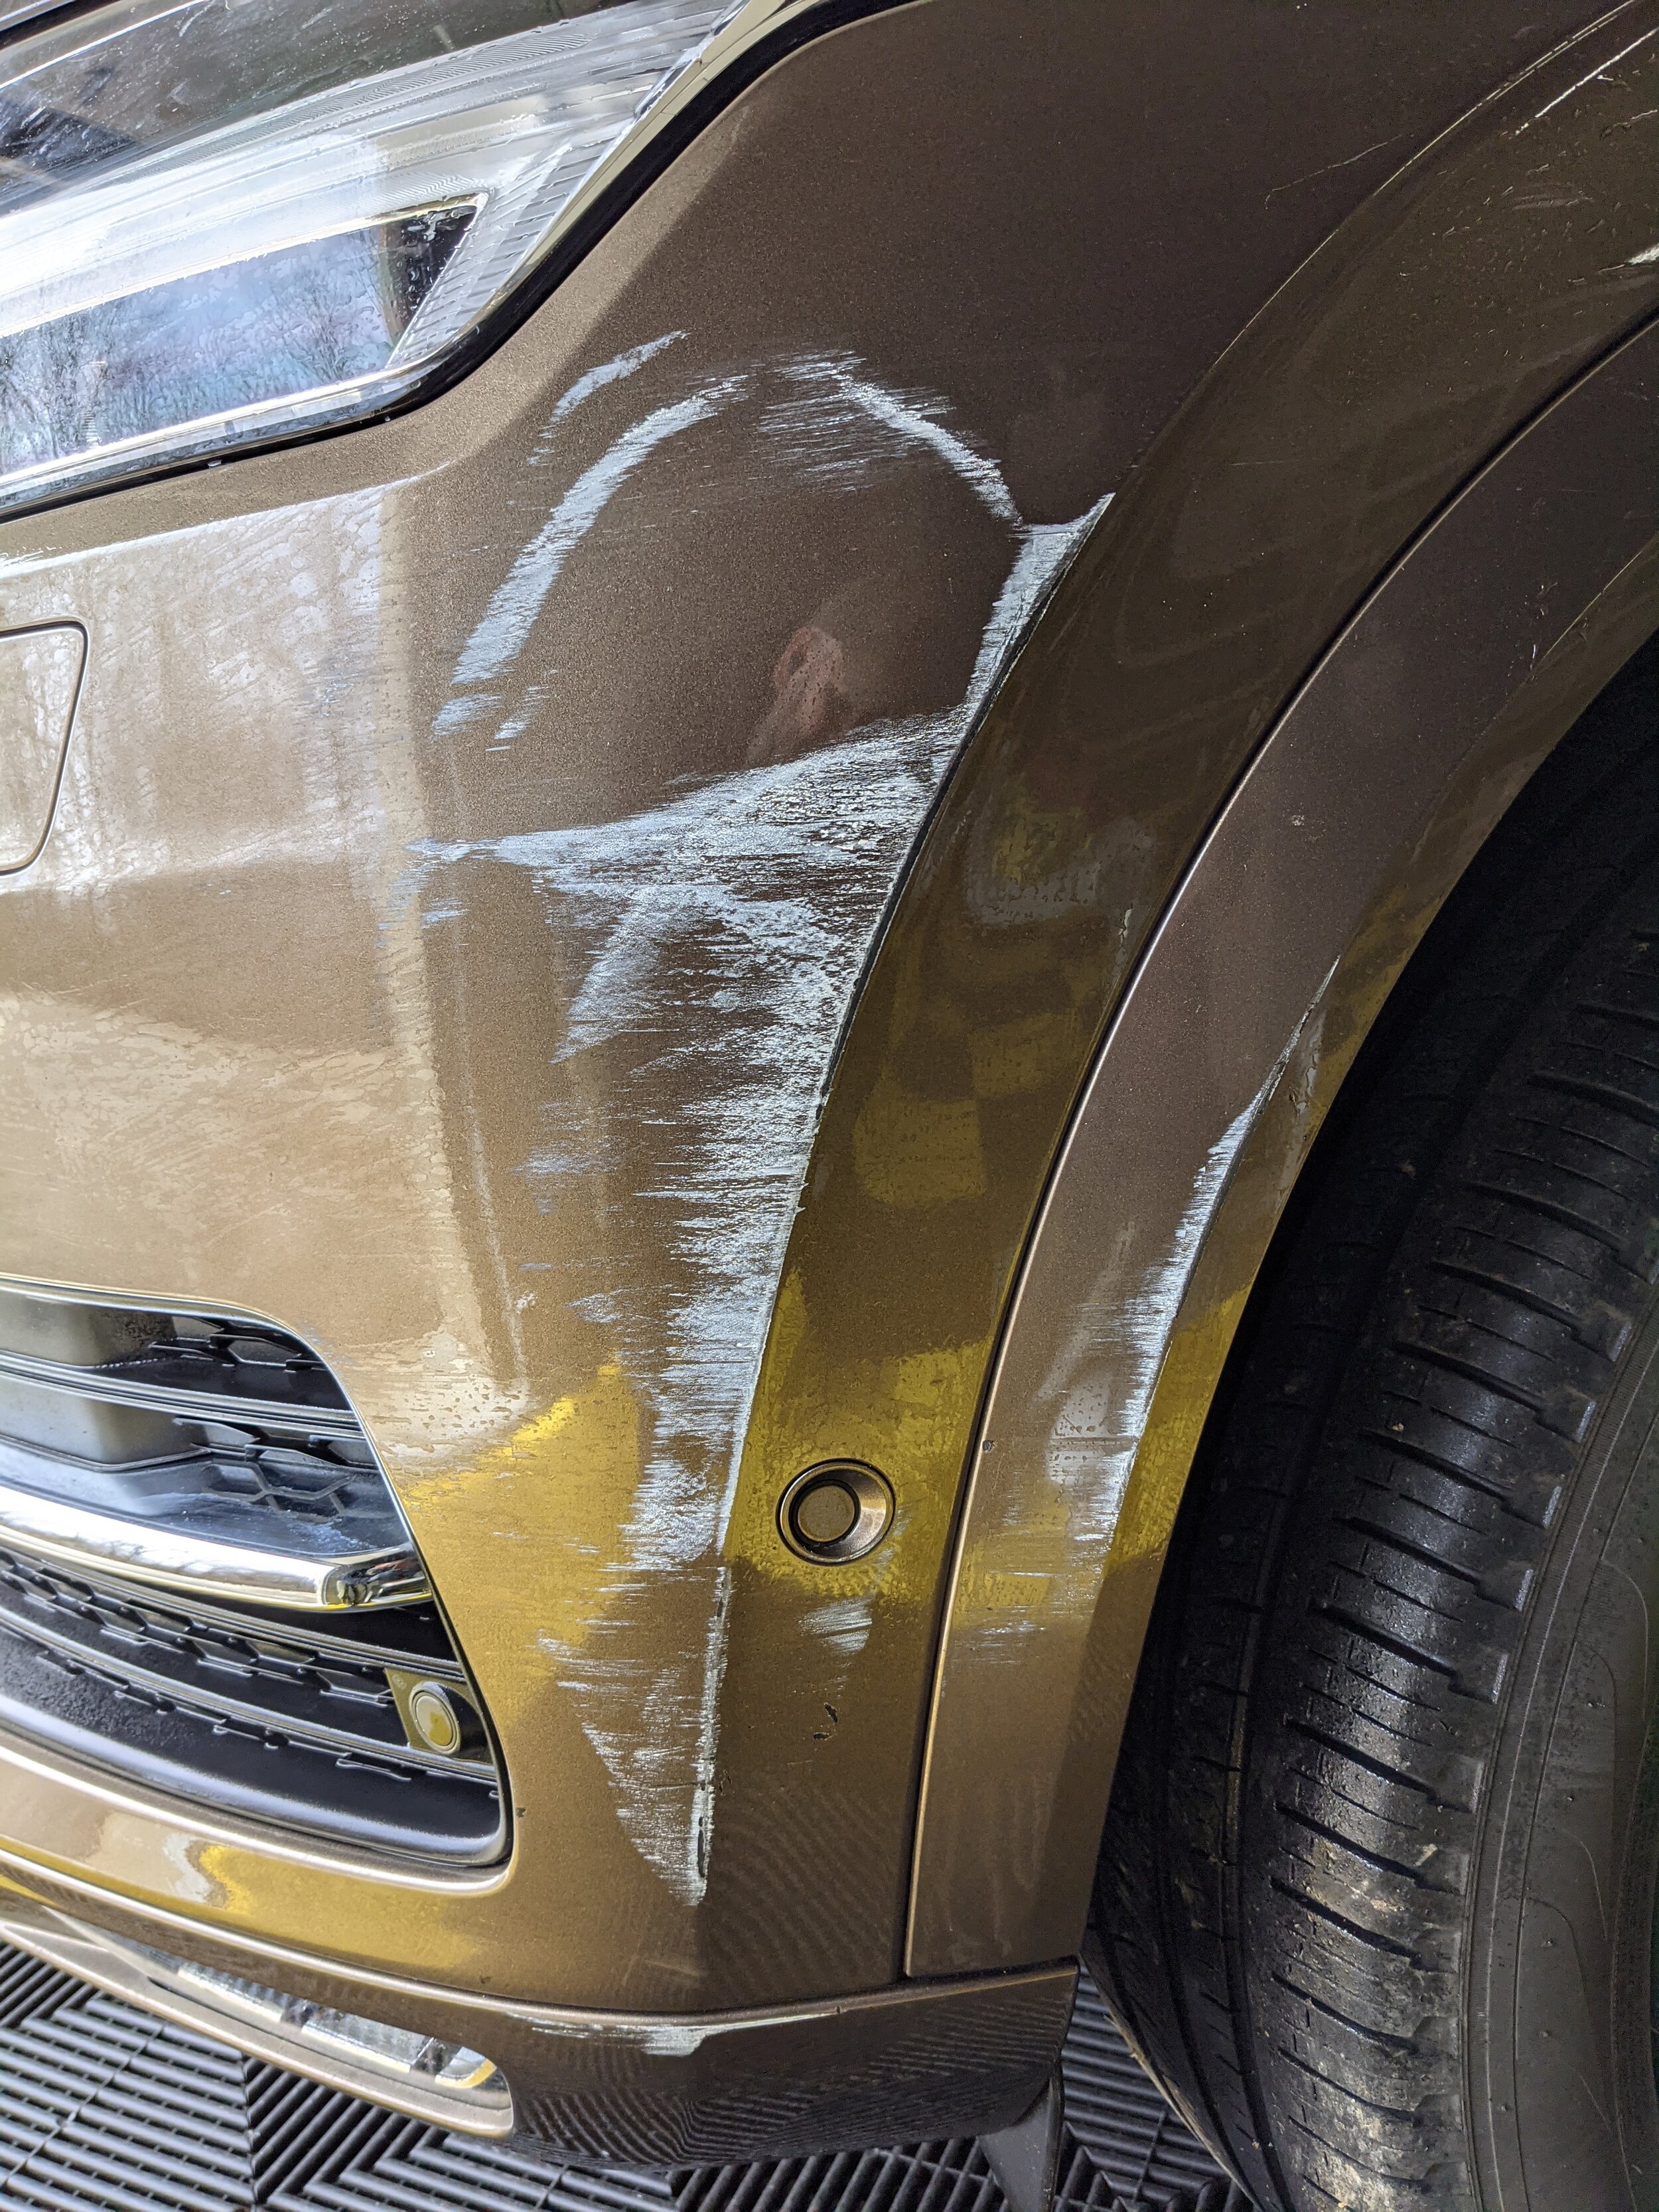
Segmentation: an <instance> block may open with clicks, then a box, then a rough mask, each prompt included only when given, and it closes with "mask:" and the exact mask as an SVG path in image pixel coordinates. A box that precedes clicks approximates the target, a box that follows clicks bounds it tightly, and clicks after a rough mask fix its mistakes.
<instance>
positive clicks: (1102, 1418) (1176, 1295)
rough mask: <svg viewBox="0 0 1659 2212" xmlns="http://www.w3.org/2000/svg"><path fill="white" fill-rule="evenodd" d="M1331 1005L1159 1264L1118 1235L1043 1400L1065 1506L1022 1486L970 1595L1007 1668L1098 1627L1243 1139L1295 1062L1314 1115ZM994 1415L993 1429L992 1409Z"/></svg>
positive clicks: (1275, 1075) (993, 1653)
mask: <svg viewBox="0 0 1659 2212" xmlns="http://www.w3.org/2000/svg"><path fill="white" fill-rule="evenodd" d="M1333 973H1334V971H1333ZM1329 981H1330V977H1329V976H1327V978H1326V984H1327V986H1328V983H1329ZM1323 1008H1324V993H1323V989H1322V992H1321V994H1320V997H1319V998H1318V999H1317V1000H1316V1001H1315V1004H1314V1006H1313V1007H1312V1009H1310V1012H1309V1014H1308V1015H1307V1016H1306V1017H1304V1020H1303V1021H1302V1023H1301V1024H1298V1026H1297V1030H1296V1032H1295V1034H1294V1035H1293V1036H1292V1037H1291V1041H1290V1042H1289V1043H1288V1044H1287V1046H1286V1047H1285V1050H1284V1052H1283V1053H1282V1054H1280V1055H1279V1059H1278V1060H1275V1062H1274V1063H1273V1067H1272V1068H1271V1069H1270V1070H1269V1072H1268V1073H1267V1076H1266V1078H1265V1079H1263V1081H1262V1083H1261V1086H1260V1088H1259V1089H1258V1090H1257V1091H1256V1092H1255V1096H1254V1097H1252V1098H1251V1099H1250V1101H1249V1103H1248V1104H1247V1105H1245V1106H1244V1107H1243V1108H1242V1109H1240V1111H1239V1112H1238V1113H1237V1115H1235V1116H1234V1118H1233V1119H1232V1121H1230V1122H1229V1123H1228V1125H1227V1127H1225V1129H1224V1130H1223V1131H1222V1133H1221V1134H1220V1135H1219V1136H1218V1138H1217V1139H1215V1141H1214V1142H1213V1143H1212V1145H1211V1146H1210V1147H1209V1149H1208V1150H1207V1152H1206V1154H1205V1156H1204V1159H1203V1162H1202V1164H1200V1168H1199V1170H1198V1173H1197V1174H1196V1176H1194V1181H1193V1188H1192V1192H1191V1194H1190V1196H1189V1197H1188V1200H1187V1202H1186V1204H1185V1206H1183V1207H1182V1212H1181V1216H1180V1218H1179V1220H1178V1221H1177V1223H1176V1227H1175V1230H1174V1232H1173V1234H1172V1235H1171V1237H1170V1241H1169V1243H1168V1245H1167V1247H1166V1248H1165V1249H1164V1250H1163V1251H1162V1252H1161V1253H1159V1254H1158V1255H1157V1256H1156V1257H1155V1258H1153V1259H1152V1260H1151V1261H1139V1262H1137V1261H1132V1260H1130V1259H1129V1257H1128V1248H1129V1244H1130V1240H1131V1236H1132V1233H1133V1232H1132V1231H1131V1230H1130V1229H1128V1228H1126V1229H1124V1230H1123V1231H1120V1235H1119V1238H1118V1241H1117V1244H1116V1247H1115V1249H1113V1250H1112V1251H1110V1252H1109V1253H1108V1255H1107V1256H1106V1259H1105V1261H1104V1264H1103V1267H1102V1268H1101V1271H1100V1273H1099V1274H1098V1276H1097V1279H1096V1281H1095V1284H1094V1287H1093V1289H1092V1291H1091V1295H1090V1296H1089V1297H1088V1298H1087V1299H1086V1300H1085V1302H1084V1303H1083V1304H1081V1305H1080V1306H1079V1309H1078V1312H1077V1316H1076V1318H1075V1320H1074V1322H1073V1326H1072V1328H1071V1329H1070V1330H1069V1331H1068V1333H1067V1334H1066V1338H1065V1340H1063V1341H1062V1342H1061V1344H1060V1346H1058V1347H1057V1348H1056V1350H1055V1352H1054V1358H1053V1360H1052V1362H1051V1363H1050V1365H1049V1367H1048V1372H1047V1374H1046V1375H1045V1376H1044V1378H1043V1380H1042V1383H1041V1384H1040V1386H1039V1387H1038V1389H1036V1391H1035V1392H1034V1393H1033V1394H1032V1398H1033V1402H1032V1406H1031V1408H1030V1418H1031V1420H1032V1425H1033V1429H1034V1431H1035V1433H1036V1434H1037V1435H1040V1436H1041V1437H1042V1466H1043V1473H1044V1475H1045V1477H1046V1479H1047V1481H1048V1485H1049V1487H1050V1492H1051V1495H1052V1496H1053V1497H1054V1499H1055V1500H1056V1501H1057V1503H1058V1504H1059V1505H1060V1509H1061V1510H1060V1513H1059V1515H1058V1516H1052V1515H1043V1514H1040V1513H1039V1514H1033V1513H1032V1512H1031V1510H1030V1503H1029V1500H1024V1499H1023V1498H1022V1496H1021V1493H1020V1488H1019V1486H1018V1484H1017V1483H1016V1484H1012V1485H1010V1486H1008V1489H1007V1491H1006V1494H1005V1495H1004V1497H1003V1498H1002V1501H1001V1503H1002V1510H1001V1513H1000V1518H999V1519H998V1521H997V1522H995V1523H994V1526H993V1528H992V1530H991V1531H990V1532H988V1533H987V1541H986V1542H985V1544H984V1545H983V1547H982V1548H981V1556H980V1557H979V1558H978V1559H976V1560H975V1563H974V1565H973V1566H972V1568H971V1569H970V1570H969V1575H968V1579H967V1582H966V1584H965V1586H964V1589H963V1598H964V1599H966V1600H967V1601H968V1608H969V1613H970V1615H971V1620H972V1631H971V1632H972V1633H973V1635H974V1637H975V1641H976V1643H977V1644H978V1645H979V1648H980V1650H981V1652H982V1653H983V1655H984V1656H987V1658H989V1659H991V1660H993V1661H994V1662H997V1663H999V1664H1003V1663H1006V1664H1007V1665H1010V1666H1018V1664H1020V1663H1021V1662H1022V1650H1023V1646H1024V1644H1025V1643H1026V1642H1027V1641H1028V1640H1029V1639H1030V1638H1032V1637H1034V1636H1036V1635H1037V1634H1039V1633H1040V1632H1042V1631H1043V1630H1044V1629H1045V1628H1052V1626H1053V1625H1054V1621H1055V1620H1056V1617H1057V1616H1064V1617H1068V1618H1072V1619H1073V1620H1076V1621H1077V1622H1078V1623H1079V1625H1081V1624H1084V1623H1086V1620H1087V1619H1088V1616H1089V1613H1090V1612H1091V1608H1092V1606H1093V1602H1094V1599H1095V1595H1096V1592H1097V1587H1098V1571H1099V1563H1100V1561H1101V1560H1102V1559H1104V1558H1105V1556H1106V1554H1107V1552H1108V1550H1109V1547H1110V1545H1111V1542H1112V1540H1113V1538H1114V1536H1115V1534H1116V1532H1117V1527H1118V1522H1119V1520H1120V1518H1121V1514H1122V1510H1123V1502H1124V1497H1125V1494H1126V1492H1127V1489H1128V1486H1129V1479H1130V1476H1131V1474H1132V1472H1133V1467H1134V1462H1135V1457H1136V1455H1137V1453H1138V1452H1139V1449H1140V1446H1141V1443H1142V1441H1143V1439H1144V1438H1145V1437H1146V1424H1147V1420H1148V1419H1149V1417H1150V1415H1151V1412H1152V1397H1153V1393H1154V1391H1155V1389H1156V1388H1157V1385H1158V1376H1159V1374H1160V1372H1161V1370H1162V1368H1163V1364H1164V1358H1165V1356H1166V1354H1167V1353H1168V1352H1169V1348H1170V1340H1171V1336H1172V1333H1173V1331H1174V1329H1175V1326H1176V1318H1177V1316H1179V1314H1180V1311H1181V1307H1182V1301H1183V1300H1184V1299H1185V1297H1186V1295H1187V1290H1188V1284H1189V1283H1190V1281H1191V1279H1192V1274H1193V1270H1194V1267H1195V1266H1196V1265H1197V1261H1198V1255H1199V1253H1200V1250H1201V1249H1202V1247H1203V1244H1204V1240H1205V1238H1206V1236H1207V1235H1208V1233H1209V1230H1210V1225H1211V1223H1212V1221H1213V1219H1214V1218H1215V1213H1216V1209H1217V1207H1218V1205H1219V1204H1220V1202H1221V1197H1222V1194H1223V1192H1224V1191H1225V1188H1226V1186H1227V1182H1228V1178H1229V1177H1230V1176H1231V1174H1232V1171H1233V1169H1234V1166H1235V1165H1236V1164H1237V1159H1238V1156H1239V1154H1240V1152H1242V1151H1243V1146H1244V1143H1245V1140H1246V1139H1247V1138H1248V1137H1249V1133H1250V1131H1251V1130H1252V1129H1253V1128H1254V1127H1255V1123H1256V1121H1257V1118H1258V1117H1259V1115H1261V1110H1262V1109H1263V1107H1264V1106H1265V1105H1266V1103H1267V1100H1268V1099H1269V1098H1270V1097H1273V1094H1274V1092H1275V1091H1277V1090H1278V1089H1279V1085H1280V1083H1281V1080H1282V1079H1284V1078H1285V1073H1286V1071H1287V1070H1290V1069H1291V1068H1292V1066H1293V1063H1294V1064H1295V1066H1296V1068H1297V1070H1298V1071H1299V1073H1298V1074H1297V1077H1296V1079H1295V1080H1294V1081H1293V1084H1292V1089H1293V1091H1294V1096H1293V1098H1292V1110H1293V1112H1294V1114H1295V1115H1296V1116H1297V1119H1298V1120H1300V1119H1302V1118H1303V1117H1304V1116H1305V1115H1306V1113H1307V1112H1308V1111H1309V1110H1310V1102H1309V1097H1308V1095H1307V1092H1308V1085H1307V1083H1306V1081H1305V1080H1304V1079H1303V1078H1304V1073H1305V1068H1306V1065H1307V1062H1308V1060H1309V1048H1310V1046H1311V1048H1312V1049H1313V1051H1314V1052H1315V1053H1316V1050H1317V1042H1318V1037H1319V1035H1320V1032H1321V1030H1322V1024H1323V1018H1324V1012H1323ZM991 1418H992V1421H993V1423H995V1422H996V1420H997V1407H996V1406H995V1403H993V1407H992V1415H991ZM1011 1571H1012V1574H1013V1575H1014V1577H1015V1579H1016V1582H1017V1584H1018V1589H1019V1591H1020V1602H1019V1603H1018V1604H1016V1605H1012V1606H1009V1605H1005V1604H1000V1603H997V1602H993V1601H987V1595H993V1594H994V1593H996V1592H998V1591H1000V1590H1001V1589H1004V1588H1005V1587H1006V1584H1007V1581H1008V1577H1009V1574H1010V1572H1011Z"/></svg>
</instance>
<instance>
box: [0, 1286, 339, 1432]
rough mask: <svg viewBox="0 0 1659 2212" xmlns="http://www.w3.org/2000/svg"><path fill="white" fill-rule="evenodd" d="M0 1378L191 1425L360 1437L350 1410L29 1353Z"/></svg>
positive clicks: (9, 1359) (3, 1361)
mask: <svg viewBox="0 0 1659 2212" xmlns="http://www.w3.org/2000/svg"><path fill="white" fill-rule="evenodd" d="M64 1303H67V1302H66V1301H65V1302H64ZM0 1375H9V1376H13V1377H14V1378H15V1380H16V1381H17V1382H19V1383H33V1384H35V1385H36V1386H37V1387H38V1388H39V1389H42V1390H62V1391H64V1392H67V1393H69V1394H70V1395H73V1396H75V1397H77V1398H96V1399H98V1400H99V1401H100V1402H101V1403H103V1404H105V1405H108V1406H141V1407H143V1408H144V1410H145V1411H146V1412H147V1413H173V1414H177V1415H179V1416H181V1417H182V1418H183V1419H185V1420H191V1421H228V1422H230V1423H232V1424H233V1425H234V1423H236V1422H237V1421H246V1422H248V1423H250V1424H251V1425H252V1426H253V1427H255V1428H261V1429H292V1430H295V1431H299V1432H301V1433H302V1434H304V1435H306V1436H309V1437H362V1428H361V1427H360V1425H359V1424H358V1420H357V1417H356V1414H355V1413H353V1412H352V1411H351V1410H350V1408H349V1407H346V1406H294V1405H284V1404H283V1402H282V1401H280V1400H277V1399H273V1398H244V1397H240V1396H238V1395H235V1394H234V1393H233V1392H231V1391H229V1390H191V1389H187V1388H185V1386H184V1385H182V1384H179V1383H143V1382H140V1381H139V1380H138V1379H137V1377H136V1376H131V1375H117V1374H112V1373H111V1372H110V1371H109V1370H107V1369H100V1368H97V1367H72V1366H70V1364H68V1362H67V1361H64V1360H61V1359H37V1358H34V1357H33V1355H32V1354H31V1353H29V1352H0Z"/></svg>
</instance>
